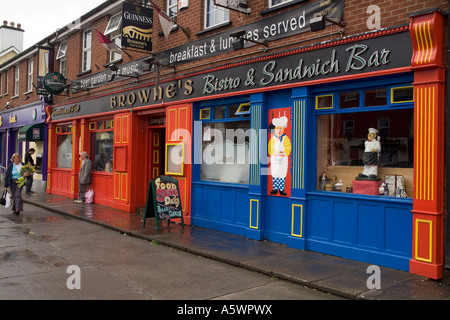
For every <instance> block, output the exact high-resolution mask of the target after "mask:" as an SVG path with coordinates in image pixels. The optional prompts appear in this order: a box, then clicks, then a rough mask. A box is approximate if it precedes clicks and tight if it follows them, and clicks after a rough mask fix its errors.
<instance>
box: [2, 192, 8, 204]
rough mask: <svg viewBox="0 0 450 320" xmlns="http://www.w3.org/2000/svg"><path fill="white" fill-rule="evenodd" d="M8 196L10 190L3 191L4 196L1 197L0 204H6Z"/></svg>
mask: <svg viewBox="0 0 450 320" xmlns="http://www.w3.org/2000/svg"><path fill="white" fill-rule="evenodd" d="M7 197H8V191H6V190H5V191H3V194H2V197H1V198H0V205H2V206H4V205H5V204H6V198H7Z"/></svg>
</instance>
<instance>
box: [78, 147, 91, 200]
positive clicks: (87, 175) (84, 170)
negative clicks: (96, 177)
mask: <svg viewBox="0 0 450 320" xmlns="http://www.w3.org/2000/svg"><path fill="white" fill-rule="evenodd" d="M80 160H81V168H80V172H79V181H78V186H79V193H78V199H77V200H75V202H76V203H84V202H85V194H86V191H87V190H88V189H89V188H90V185H91V171H92V161H91V160H90V159H89V158H88V154H87V152H86V151H83V152H81V153H80Z"/></svg>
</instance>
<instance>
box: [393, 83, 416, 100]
mask: <svg viewBox="0 0 450 320" xmlns="http://www.w3.org/2000/svg"><path fill="white" fill-rule="evenodd" d="M407 88H413V86H405V87H392V88H391V103H407V102H414V90H413V99H412V100H405V101H394V91H395V90H397V89H407Z"/></svg>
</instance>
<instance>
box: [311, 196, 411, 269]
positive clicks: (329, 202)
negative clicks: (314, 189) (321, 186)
mask: <svg viewBox="0 0 450 320" xmlns="http://www.w3.org/2000/svg"><path fill="white" fill-rule="evenodd" d="M411 210H412V201H407V200H406V201H405V200H404V199H402V200H397V199H392V198H391V199H386V200H380V199H379V197H378V198H377V199H376V201H375V200H374V199H373V198H372V197H370V196H352V197H349V196H346V195H334V194H333V193H327V194H318V193H317V194H311V195H310V198H309V206H308V208H307V213H306V226H307V230H306V233H307V241H306V249H308V250H312V251H319V252H324V253H327V254H332V255H336V256H341V257H345V258H349V259H353V260H359V261H364V262H368V263H372V264H378V265H381V266H388V267H391V268H398V269H401V270H406V271H407V270H408V268H409V260H410V259H411V252H412V242H411V238H412V234H411V233H412V213H411Z"/></svg>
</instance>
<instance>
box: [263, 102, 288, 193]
mask: <svg viewBox="0 0 450 320" xmlns="http://www.w3.org/2000/svg"><path fill="white" fill-rule="evenodd" d="M290 119H291V108H283V109H272V110H269V121H270V124H269V132H270V139H269V145H268V153H269V157H270V163H269V168H270V170H269V180H268V193H269V194H270V195H274V196H282V197H289V196H290V191H291V174H290V160H289V159H290V155H291V149H292V145H291V140H290V139H289V136H290V133H291V124H290V122H291V121H290Z"/></svg>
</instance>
